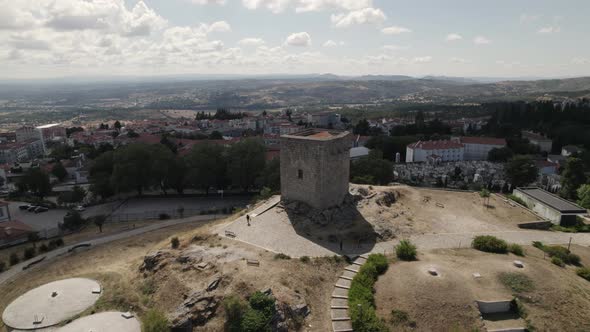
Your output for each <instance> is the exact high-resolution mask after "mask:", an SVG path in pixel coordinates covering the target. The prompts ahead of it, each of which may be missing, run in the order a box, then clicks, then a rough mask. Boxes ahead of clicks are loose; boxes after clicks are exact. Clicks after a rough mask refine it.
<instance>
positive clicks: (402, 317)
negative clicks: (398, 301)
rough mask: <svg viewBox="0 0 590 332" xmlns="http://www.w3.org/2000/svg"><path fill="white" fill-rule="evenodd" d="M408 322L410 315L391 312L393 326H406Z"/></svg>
mask: <svg viewBox="0 0 590 332" xmlns="http://www.w3.org/2000/svg"><path fill="white" fill-rule="evenodd" d="M408 320H410V315H408V313H407V312H405V311H402V310H396V309H393V310H391V323H392V324H393V325H401V324H405V323H406V322H407V321H408Z"/></svg>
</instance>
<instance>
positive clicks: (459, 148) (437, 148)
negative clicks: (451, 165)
mask: <svg viewBox="0 0 590 332" xmlns="http://www.w3.org/2000/svg"><path fill="white" fill-rule="evenodd" d="M464 153H465V146H464V145H463V144H462V143H459V142H456V141H450V140H440V141H418V142H416V143H412V144H409V145H408V146H407V147H406V162H407V163H416V162H426V161H430V160H435V161H442V162H446V161H461V160H463V155H464Z"/></svg>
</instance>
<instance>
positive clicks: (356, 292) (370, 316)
mask: <svg viewBox="0 0 590 332" xmlns="http://www.w3.org/2000/svg"><path fill="white" fill-rule="evenodd" d="M388 265H389V264H388V262H387V258H386V257H385V256H384V255H383V254H371V255H369V258H368V259H367V262H366V263H365V264H363V266H361V268H360V269H359V272H358V273H357V274H356V275H355V276H354V278H352V282H351V284H350V289H349V290H348V306H349V308H350V309H349V311H350V318H351V320H352V328H353V329H354V330H355V331H359V332H383V331H388V329H387V327H386V325H385V323H384V322H383V321H382V320H381V319H380V318H379V317H377V314H376V313H375V297H374V294H373V286H374V285H375V282H376V281H377V278H378V277H379V275H381V274H383V273H385V271H387V267H388Z"/></svg>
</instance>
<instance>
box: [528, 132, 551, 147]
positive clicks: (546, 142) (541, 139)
mask: <svg viewBox="0 0 590 332" xmlns="http://www.w3.org/2000/svg"><path fill="white" fill-rule="evenodd" d="M522 137H523V138H526V139H528V140H529V143H531V144H533V145H536V146H538V147H539V149H541V151H542V152H550V151H551V147H552V146H553V141H552V140H551V139H550V138H547V137H545V136H544V135H541V134H537V133H535V132H532V131H523V132H522Z"/></svg>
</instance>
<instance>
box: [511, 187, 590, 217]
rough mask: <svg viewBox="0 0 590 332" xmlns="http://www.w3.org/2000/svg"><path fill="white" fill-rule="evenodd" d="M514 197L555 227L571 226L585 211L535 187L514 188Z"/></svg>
mask: <svg viewBox="0 0 590 332" xmlns="http://www.w3.org/2000/svg"><path fill="white" fill-rule="evenodd" d="M513 194H514V196H516V197H519V198H520V199H522V200H523V201H524V202H525V203H526V204H527V206H528V207H529V208H530V209H531V210H533V211H534V212H535V213H537V214H538V215H540V216H542V217H543V218H546V219H547V220H549V221H551V222H552V223H554V224H557V225H566V226H567V225H573V224H574V223H575V222H576V217H577V216H578V215H580V214H585V213H586V209H584V208H583V207H581V206H579V205H576V204H574V203H572V202H570V201H568V200H565V199H563V198H561V197H559V196H556V195H553V194H552V193H550V192H547V191H545V190H543V189H540V188H536V187H523V188H516V189H514V191H513Z"/></svg>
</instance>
